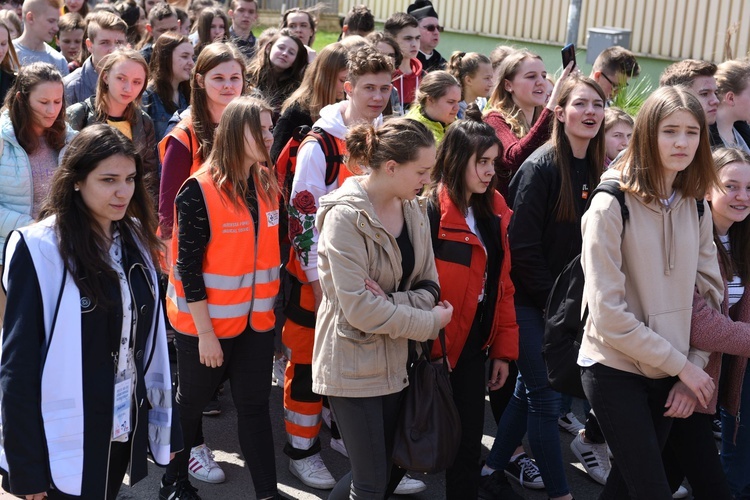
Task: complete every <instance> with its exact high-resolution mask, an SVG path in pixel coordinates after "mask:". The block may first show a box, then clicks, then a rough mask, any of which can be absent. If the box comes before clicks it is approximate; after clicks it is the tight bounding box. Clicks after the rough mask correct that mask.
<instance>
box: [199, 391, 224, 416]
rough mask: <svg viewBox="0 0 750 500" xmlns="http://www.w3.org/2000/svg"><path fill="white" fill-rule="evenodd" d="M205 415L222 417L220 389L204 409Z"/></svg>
mask: <svg viewBox="0 0 750 500" xmlns="http://www.w3.org/2000/svg"><path fill="white" fill-rule="evenodd" d="M203 414H204V415H221V402H220V401H219V389H216V391H214V395H213V397H212V398H211V401H209V402H208V404H207V405H206V407H205V408H203Z"/></svg>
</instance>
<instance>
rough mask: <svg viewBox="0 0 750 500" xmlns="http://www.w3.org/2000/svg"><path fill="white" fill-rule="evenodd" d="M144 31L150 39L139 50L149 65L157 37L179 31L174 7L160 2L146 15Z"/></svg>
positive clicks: (178, 21)
mask: <svg viewBox="0 0 750 500" xmlns="http://www.w3.org/2000/svg"><path fill="white" fill-rule="evenodd" d="M146 31H147V32H148V33H149V35H150V38H151V39H150V40H149V42H148V43H146V44H145V45H144V46H143V47H142V48H141V55H142V56H143V58H144V59H145V60H146V62H147V63H149V64H150V63H151V54H152V53H153V51H154V44H155V43H156V41H157V40H158V39H159V37H160V36H162V35H163V34H164V33H166V32H167V31H175V32H179V31H180V20H179V19H178V18H177V12H176V11H175V10H174V7H172V6H171V5H169V4H168V3H164V2H162V3H159V4H157V5H156V6H155V7H154V8H153V9H151V12H149V13H148V23H146Z"/></svg>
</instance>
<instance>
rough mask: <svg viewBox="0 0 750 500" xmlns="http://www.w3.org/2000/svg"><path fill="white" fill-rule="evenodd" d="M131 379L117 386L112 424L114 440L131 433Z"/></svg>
mask: <svg viewBox="0 0 750 500" xmlns="http://www.w3.org/2000/svg"><path fill="white" fill-rule="evenodd" d="M130 384H131V381H130V378H126V379H125V380H123V381H121V382H118V383H116V384H115V411H114V420H113V422H112V439H117V438H119V437H121V436H123V435H127V434H129V433H130V401H131V397H130Z"/></svg>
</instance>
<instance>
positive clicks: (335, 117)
mask: <svg viewBox="0 0 750 500" xmlns="http://www.w3.org/2000/svg"><path fill="white" fill-rule="evenodd" d="M350 104H351V103H350V102H349V101H341V102H337V103H334V104H329V105H328V106H325V107H324V108H323V109H321V110H320V118H318V120H317V121H316V122H315V124H313V127H320V128H322V129H323V130H325V131H326V132H328V133H329V134H331V135H332V136H334V137H336V138H337V139H341V140H342V141H343V140H345V139H346V132H347V131H348V127H347V126H346V124H345V123H344V116H343V114H344V111H345V110H346V108H347V107H348V106H349V105H350ZM382 124H383V115H382V114H381V115H379V116H378V117H377V118H375V120H373V122H372V126H373V127H379V126H380V125H382Z"/></svg>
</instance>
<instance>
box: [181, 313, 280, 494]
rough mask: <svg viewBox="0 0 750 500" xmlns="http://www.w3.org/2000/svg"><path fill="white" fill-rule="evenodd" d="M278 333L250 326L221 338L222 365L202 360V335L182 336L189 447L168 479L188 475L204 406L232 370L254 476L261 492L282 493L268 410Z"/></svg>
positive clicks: (244, 449) (243, 446)
mask: <svg viewBox="0 0 750 500" xmlns="http://www.w3.org/2000/svg"><path fill="white" fill-rule="evenodd" d="M273 337H274V333H273V331H268V332H264V333H259V332H255V331H253V330H251V329H250V327H248V328H247V329H246V330H245V331H244V332H242V333H241V334H240V335H238V336H237V337H234V338H231V339H221V340H219V342H220V343H221V349H222V351H223V353H224V363H223V364H222V365H221V367H219V368H209V367H207V366H205V365H202V364H201V363H200V357H199V354H198V338H197V337H194V336H191V335H182V334H179V333H178V334H177V335H176V338H175V346H176V349H177V370H178V372H179V377H180V384H179V387H178V389H177V407H178V409H179V410H180V423H181V424H182V435H183V440H184V442H185V443H186V446H185V449H184V450H182V451H181V452H180V453H178V454H177V456H176V457H175V459H174V460H172V462H170V464H169V466H168V467H167V480H170V481H172V480H175V479H185V478H187V477H188V458H189V457H190V446H189V443H193V442H194V440H195V436H196V433H197V432H198V431H199V428H200V421H201V416H202V414H203V408H204V407H205V406H206V403H208V402H209V401H210V399H211V396H213V394H214V391H215V390H216V387H217V386H218V385H219V383H220V382H221V381H222V379H223V378H224V375H225V374H226V375H227V378H228V380H229V383H230V387H231V390H232V400H233V401H234V406H235V407H236V409H237V432H238V434H239V436H238V437H239V443H240V449H241V450H242V454H243V456H244V458H245V461H246V462H247V466H248V468H249V469H250V474H251V475H252V478H253V485H254V486H255V496H256V497H257V498H266V497H272V496H274V495H276V491H277V487H276V461H275V453H274V447H273V432H272V429H271V418H270V415H269V409H268V398H269V396H270V394H271V362H272V359H273Z"/></svg>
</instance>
